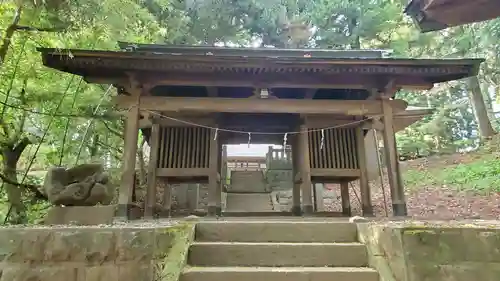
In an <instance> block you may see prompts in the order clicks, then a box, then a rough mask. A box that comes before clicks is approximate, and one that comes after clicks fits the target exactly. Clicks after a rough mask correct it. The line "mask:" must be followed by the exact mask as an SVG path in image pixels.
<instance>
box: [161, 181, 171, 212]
mask: <svg viewBox="0 0 500 281" xmlns="http://www.w3.org/2000/svg"><path fill="white" fill-rule="evenodd" d="M163 186H164V187H163V214H162V216H164V217H170V212H171V210H172V185H171V184H168V182H167V179H166V178H163Z"/></svg>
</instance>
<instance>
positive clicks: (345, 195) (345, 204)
mask: <svg viewBox="0 0 500 281" xmlns="http://www.w3.org/2000/svg"><path fill="white" fill-rule="evenodd" d="M340 198H341V200H342V214H343V215H344V216H348V217H350V216H351V200H350V199H349V182H348V181H343V182H341V183H340Z"/></svg>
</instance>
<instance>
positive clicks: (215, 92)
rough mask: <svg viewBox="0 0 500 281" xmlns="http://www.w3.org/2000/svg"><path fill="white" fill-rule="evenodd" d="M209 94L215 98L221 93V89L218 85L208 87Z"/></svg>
mask: <svg viewBox="0 0 500 281" xmlns="http://www.w3.org/2000/svg"><path fill="white" fill-rule="evenodd" d="M207 93H208V96H209V97H211V98H214V97H216V96H218V95H219V89H218V88H217V87H207Z"/></svg>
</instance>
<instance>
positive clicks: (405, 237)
mask: <svg viewBox="0 0 500 281" xmlns="http://www.w3.org/2000/svg"><path fill="white" fill-rule="evenodd" d="M358 232H359V236H360V240H361V242H364V243H366V244H367V246H368V252H369V256H370V265H371V266H372V267H374V268H376V269H377V270H378V271H379V273H380V275H381V279H380V280H381V281H434V280H453V281H468V280H481V281H496V280H500V251H499V249H500V224H499V223H498V222H497V221H491V222H485V221H482V222H469V223H465V222H464V223H458V222H432V223H424V222H389V223H387V222H386V223H383V222H377V223H362V224H359V225H358Z"/></svg>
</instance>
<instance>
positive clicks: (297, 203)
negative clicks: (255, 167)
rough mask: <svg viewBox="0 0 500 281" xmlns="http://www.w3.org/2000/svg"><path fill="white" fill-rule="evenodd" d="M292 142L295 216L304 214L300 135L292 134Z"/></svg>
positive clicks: (293, 211)
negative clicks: (301, 199) (301, 195)
mask: <svg viewBox="0 0 500 281" xmlns="http://www.w3.org/2000/svg"><path fill="white" fill-rule="evenodd" d="M291 137H292V138H291V144H292V176H293V187H292V214H293V215H294V216H300V215H302V208H301V207H300V181H299V180H298V176H297V175H298V174H299V158H300V150H299V147H298V146H299V138H298V135H292V136H291ZM269 151H272V146H271V147H269Z"/></svg>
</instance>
